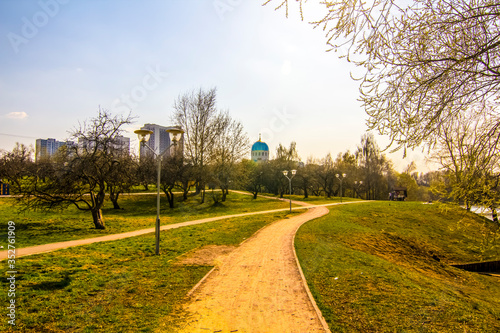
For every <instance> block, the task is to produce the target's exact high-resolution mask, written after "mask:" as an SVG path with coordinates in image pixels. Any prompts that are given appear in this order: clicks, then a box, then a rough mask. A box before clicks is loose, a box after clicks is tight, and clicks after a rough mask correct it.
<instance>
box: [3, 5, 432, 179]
mask: <svg viewBox="0 0 500 333" xmlns="http://www.w3.org/2000/svg"><path fill="white" fill-rule="evenodd" d="M263 2H264V1H263V0H260V1H259V0H169V1H164V0H143V1H138V0H137V1H133V0H85V1H83V0H2V1H0V149H5V150H11V149H12V148H13V147H14V145H15V143H16V142H21V143H24V144H27V145H33V146H34V145H35V141H36V139H38V138H43V139H46V138H55V139H57V140H60V141H63V140H66V139H67V138H69V136H70V134H69V132H70V131H71V130H72V129H74V128H75V127H78V126H79V123H83V122H84V121H85V120H86V119H90V118H92V117H95V116H96V115H97V112H98V109H99V108H102V109H107V110H109V111H111V112H112V113H113V114H123V115H126V114H128V113H129V112H132V115H133V116H135V117H136V118H135V123H134V124H133V125H131V126H128V127H126V128H125V129H126V132H125V133H124V135H125V136H128V137H130V138H131V144H132V149H138V148H137V147H138V143H137V138H136V136H135V134H134V133H133V131H134V130H135V129H138V128H140V127H141V126H143V124H145V123H155V124H159V125H164V126H170V125H173V122H172V121H171V115H172V111H173V105H174V102H175V100H176V99H177V98H178V97H179V96H180V95H183V94H185V93H189V92H191V91H193V90H198V89H200V88H201V89H204V90H208V89H211V88H216V89H217V106H218V108H219V109H221V110H227V111H229V113H230V115H231V116H232V118H233V119H236V120H238V121H240V122H241V123H242V125H243V126H244V128H245V130H246V132H247V134H248V136H249V138H250V141H251V143H253V142H255V141H257V140H258V138H259V134H261V135H262V140H263V141H265V142H266V143H267V144H268V145H269V147H270V151H271V155H272V154H273V153H274V152H275V149H276V147H277V145H278V144H280V143H281V144H283V145H285V146H289V145H290V143H291V142H292V141H295V142H296V143H297V150H298V153H299V155H300V156H301V158H302V160H303V161H306V160H307V158H308V157H315V158H324V157H325V156H326V155H327V154H328V153H331V154H332V156H333V157H335V156H336V155H337V154H338V153H340V152H345V151H347V150H350V151H351V152H354V151H355V150H356V147H357V146H358V145H359V143H360V141H361V136H362V135H363V134H365V133H366V118H367V117H366V114H365V112H364V110H363V108H362V107H361V103H360V102H359V101H358V94H359V92H358V82H356V81H354V80H353V79H352V78H351V74H354V75H356V71H359V68H356V67H354V66H353V65H352V64H349V63H348V62H347V61H346V60H345V59H340V58H339V57H338V54H336V53H333V52H326V50H327V49H328V47H327V45H326V39H325V33H324V32H323V31H322V30H321V29H314V28H313V26H312V25H311V24H308V23H307V21H312V20H314V19H317V18H318V17H319V16H320V13H321V12H322V10H323V9H322V7H319V6H318V5H315V4H314V3H312V4H311V2H309V5H308V7H306V8H305V19H306V20H305V21H301V19H300V16H299V11H298V8H297V7H293V6H292V7H290V8H289V17H288V18H286V16H285V11H284V10H277V11H276V10H275V9H274V8H275V6H276V5H278V1H275V2H273V3H271V4H270V5H267V6H262V3H263ZM291 3H292V4H293V3H294V1H291ZM376 140H377V142H378V144H379V146H380V147H381V148H385V146H386V145H387V143H388V140H387V138H385V137H381V136H376ZM386 154H387V155H388V157H389V158H390V159H391V160H392V161H393V163H394V166H395V169H396V170H397V171H399V172H401V171H403V169H404V167H405V166H407V165H408V164H409V163H410V162H411V161H415V162H416V163H417V166H418V169H419V171H424V172H425V171H428V170H429V169H431V168H432V167H431V166H429V165H427V163H426V162H425V157H424V156H423V154H422V153H421V151H419V150H417V151H410V152H408V156H407V158H405V159H403V158H402V153H401V152H398V153H392V154H391V153H389V152H386ZM249 157H250V156H249Z"/></svg>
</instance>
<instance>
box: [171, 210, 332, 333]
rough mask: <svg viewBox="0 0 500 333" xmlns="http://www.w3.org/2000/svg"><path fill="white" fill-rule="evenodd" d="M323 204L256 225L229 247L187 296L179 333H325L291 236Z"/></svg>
mask: <svg viewBox="0 0 500 333" xmlns="http://www.w3.org/2000/svg"><path fill="white" fill-rule="evenodd" d="M327 213H328V209H327V208H326V207H316V208H312V209H309V210H308V211H307V212H305V213H304V214H301V215H298V216H294V217H292V218H290V219H284V220H280V221H277V222H274V223H273V224H271V225H269V226H267V227H265V228H263V229H261V230H260V231H259V232H257V233H256V234H255V235H254V236H252V237H251V238H249V239H248V240H246V241H245V242H244V243H243V244H241V245H240V246H239V247H238V248H237V249H236V250H234V251H233V252H232V253H231V254H230V255H229V256H228V257H227V258H226V259H224V261H223V262H222V264H221V265H220V266H218V267H217V268H216V269H215V270H213V271H212V273H210V275H209V276H208V277H207V278H206V280H205V281H204V282H203V283H202V284H201V286H200V287H198V288H197V289H196V290H195V291H194V293H193V294H192V300H191V302H190V303H189V304H188V305H187V306H186V308H185V310H187V311H188V316H187V318H189V319H188V320H187V321H186V322H185V323H183V324H182V325H181V326H182V327H181V328H180V332H186V333H187V332H260V333H262V332H273V333H274V332H287V333H291V332H300V333H303V332H325V331H328V326H327V325H326V322H325V321H324V319H323V317H322V315H321V312H320V311H319V310H318V309H317V307H316V304H315V302H314V300H313V299H312V296H311V295H310V293H309V289H308V288H307V284H306V282H305V279H304V278H303V275H302V272H301V270H300V266H299V265H298V261H297V259H296V256H295V249H294V244H293V241H294V237H295V233H296V232H297V230H298V228H299V227H300V226H301V225H302V224H303V223H305V222H307V221H310V220H312V219H315V218H318V217H320V216H323V215H325V214H327Z"/></svg>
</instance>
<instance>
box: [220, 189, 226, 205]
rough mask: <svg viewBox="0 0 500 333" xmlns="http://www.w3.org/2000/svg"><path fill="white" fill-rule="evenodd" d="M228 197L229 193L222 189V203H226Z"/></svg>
mask: <svg viewBox="0 0 500 333" xmlns="http://www.w3.org/2000/svg"><path fill="white" fill-rule="evenodd" d="M226 196H227V191H225V190H224V189H222V199H221V201H222V202H225V201H226Z"/></svg>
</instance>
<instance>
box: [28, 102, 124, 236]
mask: <svg viewBox="0 0 500 333" xmlns="http://www.w3.org/2000/svg"><path fill="white" fill-rule="evenodd" d="M131 121H132V118H131V116H130V115H128V116H127V117H121V116H112V115H111V114H110V113H109V112H108V111H105V110H101V109H99V112H98V115H97V117H95V118H92V119H91V120H90V121H89V122H84V123H83V124H80V125H79V127H78V128H75V129H74V130H73V132H72V136H73V138H74V140H75V141H78V142H79V144H78V146H75V147H67V149H68V153H67V154H61V155H60V158H59V159H48V160H46V161H41V162H37V163H36V164H35V168H33V169H32V171H31V174H30V176H29V177H27V178H26V179H25V181H24V185H23V188H22V194H23V197H22V199H21V200H22V202H23V203H24V205H25V208H26V209H34V210H51V209H57V208H59V209H62V208H66V207H68V206H70V205H73V206H75V207H76V208H78V209H80V210H84V211H90V212H91V214H92V219H93V222H94V226H95V228H96V229H104V228H105V224H104V219H103V217H102V211H101V209H102V207H103V205H104V200H105V196H106V190H107V185H108V182H110V181H111V179H112V178H113V177H114V176H115V172H116V170H117V169H118V168H119V167H120V161H119V158H118V157H119V155H120V154H121V153H122V152H121V147H120V145H119V144H118V142H117V140H116V138H117V136H119V135H120V133H121V132H122V127H123V125H126V124H130V123H131ZM117 147H119V148H117Z"/></svg>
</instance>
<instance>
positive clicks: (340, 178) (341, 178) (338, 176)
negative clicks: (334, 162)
mask: <svg viewBox="0 0 500 333" xmlns="http://www.w3.org/2000/svg"><path fill="white" fill-rule="evenodd" d="M346 176H347V175H346V174H345V173H343V174H342V177H340V175H339V174H336V175H335V177H337V178H338V179H339V180H340V202H342V197H343V196H344V195H343V193H342V180H343V179H344V178H345V177H346Z"/></svg>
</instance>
